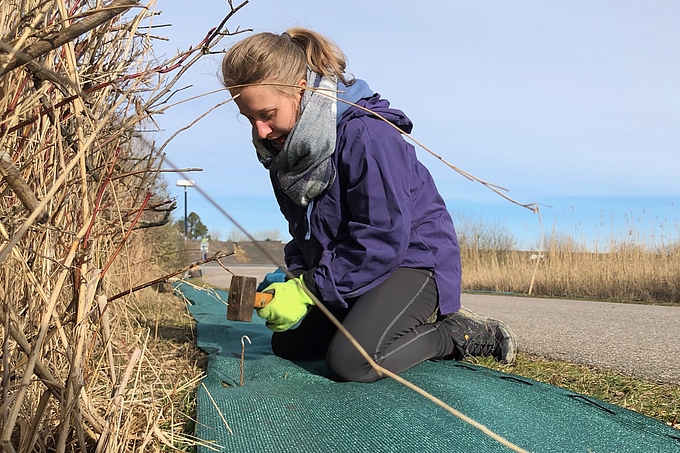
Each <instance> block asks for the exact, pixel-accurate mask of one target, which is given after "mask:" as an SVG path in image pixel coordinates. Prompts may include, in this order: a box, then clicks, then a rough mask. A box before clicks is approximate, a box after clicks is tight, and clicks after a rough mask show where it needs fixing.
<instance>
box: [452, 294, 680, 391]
mask: <svg viewBox="0 0 680 453" xmlns="http://www.w3.org/2000/svg"><path fill="white" fill-rule="evenodd" d="M463 305H465V306H466V307H467V308H469V309H470V310H472V311H474V312H476V313H478V314H480V315H484V316H491V317H494V318H497V319H501V320H503V321H504V322H505V323H506V324H508V326H510V327H511V328H512V329H513V331H514V332H515V333H516V334H517V337H518V342H519V349H520V350H521V351H524V352H528V353H530V354H536V355H540V356H543V357H547V358H552V359H557V360H563V361H568V362H573V363H582V364H588V365H595V366H599V367H608V368H612V369H615V370H619V371H622V372H624V373H626V374H630V375H634V376H638V377H643V378H646V379H650V380H659V381H664V382H673V383H676V384H680V307H667V306H654V305H638V304H619V303H610V302H591V301H584V300H558V299H539V298H531V297H508V296H496V295H477V294H464V295H463Z"/></svg>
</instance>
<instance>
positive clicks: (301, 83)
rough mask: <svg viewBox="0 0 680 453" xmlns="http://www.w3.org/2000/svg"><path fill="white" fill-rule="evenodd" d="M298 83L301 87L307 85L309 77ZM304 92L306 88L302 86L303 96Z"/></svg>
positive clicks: (301, 92) (301, 93)
mask: <svg viewBox="0 0 680 453" xmlns="http://www.w3.org/2000/svg"><path fill="white" fill-rule="evenodd" d="M298 85H299V86H301V87H305V86H307V79H300V81H299V82H298ZM303 94H305V89H304V88H301V89H300V96H302V95H303Z"/></svg>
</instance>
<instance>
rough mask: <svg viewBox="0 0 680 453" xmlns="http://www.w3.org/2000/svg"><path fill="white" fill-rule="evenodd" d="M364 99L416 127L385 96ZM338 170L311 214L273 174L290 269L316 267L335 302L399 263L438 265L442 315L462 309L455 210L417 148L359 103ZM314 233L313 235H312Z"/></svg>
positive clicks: (342, 124)
mask: <svg viewBox="0 0 680 453" xmlns="http://www.w3.org/2000/svg"><path fill="white" fill-rule="evenodd" d="M357 104H358V105H361V106H364V107H366V108H368V109H371V110H373V111H375V112H376V113H378V114H380V115H381V116H383V117H384V118H386V119H387V120H389V121H390V122H392V123H393V124H395V125H397V126H398V127H399V128H401V129H402V130H403V131H405V132H407V133H410V132H411V129H412V128H413V124H412V123H411V121H410V120H409V119H408V118H407V117H406V116H405V115H404V114H403V113H402V112H401V111H399V110H394V109H390V108H389V102H388V101H387V100H384V99H380V96H379V95H378V94H376V95H374V96H373V97H371V98H370V99H362V100H360V101H358V102H357ZM337 131H338V135H337V141H336V147H335V153H334V155H333V158H334V161H335V165H336V169H337V176H336V178H335V181H334V182H333V184H332V185H331V186H330V187H329V188H328V189H326V191H325V192H324V193H322V194H321V195H319V196H318V197H316V199H314V203H313V204H312V203H310V206H312V209H311V213H310V216H309V218H308V216H307V214H308V213H307V208H304V207H301V206H298V205H297V204H295V203H294V202H293V201H292V200H291V199H290V198H288V196H286V195H285V194H284V193H283V192H282V191H281V188H280V186H279V185H278V181H277V178H276V175H275V172H272V173H271V174H270V176H271V180H272V184H273V187H274V193H275V194H276V198H277V200H278V203H279V206H280V208H281V212H282V213H283V215H284V216H285V217H286V219H287V220H288V225H289V229H290V233H291V235H292V237H293V239H292V240H291V241H290V242H289V243H288V244H287V245H286V247H285V256H286V265H287V266H288V268H289V270H291V271H296V270H309V269H314V268H316V269H315V271H314V273H313V278H314V282H315V283H316V286H317V289H318V293H319V294H320V295H321V297H322V299H323V300H324V301H325V302H327V303H328V304H329V305H330V306H333V307H336V308H339V307H347V301H348V300H351V299H353V298H356V297H358V296H361V295H362V294H364V293H366V292H367V291H369V290H370V289H372V288H375V287H376V286H378V285H379V284H380V283H382V282H383V281H385V280H386V279H387V278H388V277H389V276H390V275H391V274H392V272H394V271H395V270H396V269H397V268H398V267H410V268H424V269H430V270H433V271H434V276H435V281H436V283H437V289H438V291H439V304H440V310H441V313H442V314H448V313H453V312H455V311H457V310H458V309H459V308H460V279H461V263H460V251H459V249H458V239H457V238H456V233H455V230H454V227H453V221H452V220H451V216H450V215H449V213H448V211H447V210H446V206H445V204H444V200H443V199H442V198H441V196H440V195H439V192H438V191H437V188H436V187H435V184H434V181H433V180H432V177H431V176H430V173H429V171H428V170H427V169H426V168H425V167H424V166H423V165H422V164H421V163H420V162H419V161H418V159H417V157H416V153H415V149H414V147H413V146H412V145H411V144H410V143H407V142H406V141H405V140H404V139H403V138H402V136H401V134H400V133H399V132H398V131H397V130H396V129H394V128H393V127H392V126H390V125H389V124H386V123H385V122H384V121H382V120H381V119H379V118H377V117H375V116H373V115H371V114H369V113H367V112H365V111H363V110H361V109H358V108H356V107H351V108H349V109H348V110H347V111H346V112H345V113H344V114H343V115H342V117H341V118H340V119H339V121H338V128H337ZM310 233H311V234H310Z"/></svg>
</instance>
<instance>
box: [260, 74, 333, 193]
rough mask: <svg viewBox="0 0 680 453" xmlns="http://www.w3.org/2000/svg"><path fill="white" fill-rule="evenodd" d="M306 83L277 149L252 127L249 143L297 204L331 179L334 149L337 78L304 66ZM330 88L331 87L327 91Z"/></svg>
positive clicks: (321, 188)
mask: <svg viewBox="0 0 680 453" xmlns="http://www.w3.org/2000/svg"><path fill="white" fill-rule="evenodd" d="M307 85H308V86H310V87H314V88H321V89H322V90H323V93H324V94H326V96H324V94H319V93H316V90H309V89H307V90H305V92H304V94H303V95H302V100H301V102H300V111H301V112H300V118H299V119H298V121H297V122H296V123H295V125H294V126H293V129H292V130H291V131H290V133H289V134H288V138H286V142H285V143H284V144H283V148H282V149H281V151H276V150H275V148H274V147H273V146H272V144H271V143H270V142H269V140H261V139H260V138H259V137H258V136H257V132H256V131H255V130H254V129H253V143H254V144H255V149H256V150H257V155H258V158H259V160H260V162H262V165H264V167H265V168H267V169H269V170H270V171H275V172H276V177H277V179H278V181H279V184H280V185H281V190H283V192H284V193H285V194H286V195H288V196H289V197H290V199H291V200H293V201H294V202H295V203H296V204H298V205H299V206H307V205H308V204H309V202H310V200H313V199H314V197H316V196H317V195H319V194H320V193H321V192H323V191H324V190H325V189H326V188H327V187H328V186H330V185H331V184H332V183H333V181H334V180H335V166H334V164H333V159H332V157H331V155H332V154H333V152H334V151H335V135H336V112H337V105H336V100H335V98H334V97H329V96H327V95H328V94H330V95H331V96H334V95H335V90H337V88H338V83H337V80H334V79H331V78H329V77H326V76H322V75H321V74H317V73H315V72H313V71H312V70H310V69H307ZM329 90H333V91H329Z"/></svg>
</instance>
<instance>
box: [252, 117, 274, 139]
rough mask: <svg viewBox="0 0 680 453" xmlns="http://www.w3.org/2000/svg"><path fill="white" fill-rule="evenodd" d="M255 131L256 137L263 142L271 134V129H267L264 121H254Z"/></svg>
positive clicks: (267, 125) (267, 126)
mask: <svg viewBox="0 0 680 453" xmlns="http://www.w3.org/2000/svg"><path fill="white" fill-rule="evenodd" d="M255 129H256V130H257V136H258V137H260V139H262V140H264V139H265V138H267V136H268V135H269V134H270V133H271V132H272V128H271V127H269V124H267V123H266V122H264V121H255Z"/></svg>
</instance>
